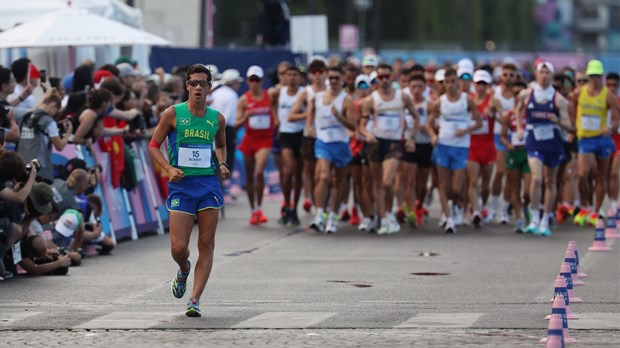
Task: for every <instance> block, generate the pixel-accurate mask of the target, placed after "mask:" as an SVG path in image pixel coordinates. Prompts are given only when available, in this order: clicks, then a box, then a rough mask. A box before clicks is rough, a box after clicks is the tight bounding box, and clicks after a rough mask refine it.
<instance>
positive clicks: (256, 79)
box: [248, 77, 261, 82]
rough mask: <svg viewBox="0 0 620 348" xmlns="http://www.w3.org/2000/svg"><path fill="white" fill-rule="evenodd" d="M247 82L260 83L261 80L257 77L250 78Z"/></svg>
mask: <svg viewBox="0 0 620 348" xmlns="http://www.w3.org/2000/svg"><path fill="white" fill-rule="evenodd" d="M248 81H250V82H260V81H261V79H259V78H258V77H250V78H249V79H248Z"/></svg>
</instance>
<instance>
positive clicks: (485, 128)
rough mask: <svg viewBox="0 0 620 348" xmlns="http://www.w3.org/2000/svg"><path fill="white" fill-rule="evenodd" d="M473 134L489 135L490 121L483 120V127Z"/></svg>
mask: <svg viewBox="0 0 620 348" xmlns="http://www.w3.org/2000/svg"><path fill="white" fill-rule="evenodd" d="M471 134H476V135H485V134H489V120H487V119H483V120H482V127H480V128H478V129H476V130H475V131H473V132H472V133H471Z"/></svg>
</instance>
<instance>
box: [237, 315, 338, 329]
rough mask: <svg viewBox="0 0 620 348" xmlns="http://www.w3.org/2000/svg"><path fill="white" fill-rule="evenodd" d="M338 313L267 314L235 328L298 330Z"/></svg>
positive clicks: (246, 321) (243, 322) (241, 323)
mask: <svg viewBox="0 0 620 348" xmlns="http://www.w3.org/2000/svg"><path fill="white" fill-rule="evenodd" d="M336 314H338V313H329V312H266V313H263V314H260V315H257V316H255V317H252V318H250V319H248V320H245V321H242V322H240V323H239V324H237V325H235V326H233V328H236V329H239V328H244V329H297V328H306V327H309V326H312V325H316V324H318V323H320V322H322V321H324V320H326V319H329V318H331V317H333V316H334V315H336Z"/></svg>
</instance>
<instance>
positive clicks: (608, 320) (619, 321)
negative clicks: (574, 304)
mask: <svg viewBox="0 0 620 348" xmlns="http://www.w3.org/2000/svg"><path fill="white" fill-rule="evenodd" d="M568 326H569V327H570V329H581V330H620V314H618V313H579V320H571V321H570V323H569V325H568Z"/></svg>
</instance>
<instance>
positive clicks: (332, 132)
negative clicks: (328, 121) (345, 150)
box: [320, 127, 348, 143]
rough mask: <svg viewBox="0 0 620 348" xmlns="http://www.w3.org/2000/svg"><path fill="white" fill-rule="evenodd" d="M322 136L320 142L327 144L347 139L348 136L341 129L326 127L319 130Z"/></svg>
mask: <svg viewBox="0 0 620 348" xmlns="http://www.w3.org/2000/svg"><path fill="white" fill-rule="evenodd" d="M320 133H321V134H322V135H323V136H322V137H320V138H322V139H321V140H322V141H324V142H327V143H333V142H341V141H344V140H345V139H347V138H348V134H347V132H346V130H345V129H343V128H342V127H327V128H323V129H321V130H320Z"/></svg>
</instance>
